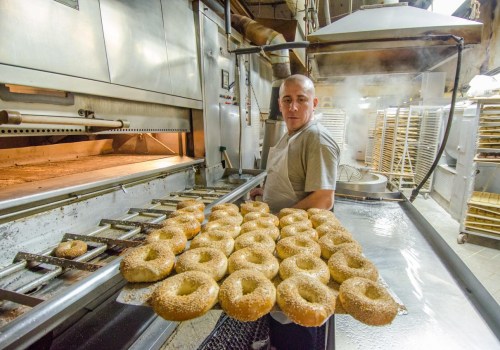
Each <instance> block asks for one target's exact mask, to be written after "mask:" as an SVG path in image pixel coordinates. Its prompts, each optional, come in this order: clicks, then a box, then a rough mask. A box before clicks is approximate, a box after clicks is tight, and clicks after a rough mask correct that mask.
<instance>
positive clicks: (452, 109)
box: [410, 35, 464, 202]
mask: <svg viewBox="0 0 500 350" xmlns="http://www.w3.org/2000/svg"><path fill="white" fill-rule="evenodd" d="M451 38H453V39H454V40H455V41H456V42H457V43H458V45H457V51H458V53H457V54H458V56H457V68H456V72H455V82H454V84H453V93H452V95H451V106H450V114H449V116H448V122H447V124H446V130H445V133H444V136H443V141H442V142H441V146H440V147H439V150H438V152H437V155H436V159H434V162H433V163H432V165H431V167H430V169H429V171H428V172H427V174H426V175H425V176H424V178H423V179H422V181H421V182H420V184H419V185H418V186H417V188H415V189H414V190H413V191H412V192H411V196H410V202H413V201H414V200H415V198H417V196H418V193H419V192H420V189H421V188H422V187H423V186H424V184H425V183H426V182H427V180H428V179H429V177H430V176H431V174H432V173H433V172H434V169H435V168H436V167H437V165H438V163H439V160H440V159H441V156H442V154H443V152H444V148H445V146H446V142H447V141H448V136H449V134H450V130H451V124H452V122H453V114H454V112H455V101H456V99H457V91H458V82H459V80H460V66H461V65H462V51H463V49H464V38H460V37H457V36H454V35H451Z"/></svg>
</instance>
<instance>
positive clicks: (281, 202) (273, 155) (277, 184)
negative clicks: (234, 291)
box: [262, 131, 302, 324]
mask: <svg viewBox="0 0 500 350" xmlns="http://www.w3.org/2000/svg"><path fill="white" fill-rule="evenodd" d="M301 132H302V131H300V132H299V133H297V134H295V135H293V136H292V137H291V138H290V139H289V140H288V143H287V145H286V147H284V148H282V149H278V148H276V147H271V148H270V149H269V155H268V158H267V178H266V184H265V186H264V195H263V198H262V199H263V200H264V202H266V203H267V204H269V207H270V209H271V211H272V212H273V213H278V212H279V211H280V210H281V209H283V208H290V207H292V206H293V205H295V204H296V203H297V202H298V201H299V199H298V198H297V195H296V194H295V191H294V190H293V187H292V184H291V182H290V179H289V178H288V148H289V147H290V144H291V143H292V142H293V141H294V140H295V138H296V137H297V136H299V134H300V133H301ZM283 137H286V135H285V136H283ZM280 141H281V140H280ZM279 143H280V142H279V141H278V144H279ZM270 314H271V317H272V318H274V319H275V320H276V321H278V322H279V323H282V324H288V323H291V322H292V320H290V319H289V318H288V317H287V316H286V315H285V314H284V313H283V312H282V311H271V312H270Z"/></svg>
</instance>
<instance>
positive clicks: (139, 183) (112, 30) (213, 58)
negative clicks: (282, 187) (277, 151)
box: [0, 0, 271, 348]
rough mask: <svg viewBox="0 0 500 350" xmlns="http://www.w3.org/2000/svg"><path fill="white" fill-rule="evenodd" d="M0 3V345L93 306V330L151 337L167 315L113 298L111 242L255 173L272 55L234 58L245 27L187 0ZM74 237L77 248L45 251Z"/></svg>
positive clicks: (68, 323)
mask: <svg viewBox="0 0 500 350" xmlns="http://www.w3.org/2000/svg"><path fill="white" fill-rule="evenodd" d="M0 17H1V20H0V22H1V23H2V24H0V31H1V32H2V37H3V38H4V39H2V45H1V47H2V48H1V49H0V246H1V248H2V251H3V253H2V254H1V257H0V260H1V261H0V299H1V300H2V301H1V305H0V329H1V330H0V338H1V339H0V348H25V347H28V346H30V345H32V344H36V345H37V346H43V345H45V347H48V346H49V345H50V344H52V346H53V347H57V346H60V347H65V345H64V342H65V340H64V339H65V337H64V336H63V334H65V333H66V334H72V333H71V332H74V331H76V330H77V329H79V327H84V328H82V329H81V330H82V333H81V334H84V333H85V332H86V331H85V330H84V329H85V325H86V324H88V322H89V319H90V318H93V317H94V316H93V315H98V316H97V318H95V319H93V321H92V323H93V324H100V327H101V329H108V330H111V329H113V327H117V328H116V329H117V330H118V331H119V334H120V336H119V337H108V338H106V337H102V334H101V335H99V334H96V335H95V336H94V338H93V339H94V340H95V341H96V342H98V343H99V344H100V346H106V344H109V346H110V347H111V346H113V347H116V348H123V347H129V346H131V345H132V344H134V343H136V346H137V347H138V348H144V346H145V345H144V344H145V343H143V342H142V339H145V338H146V339H148V342H151V341H152V340H151V339H153V342H158V341H160V340H162V339H163V340H165V338H166V336H167V335H168V334H169V332H171V331H172V330H173V329H174V328H175V327H174V324H173V323H170V322H166V321H164V320H162V319H159V318H158V317H157V316H156V315H155V314H154V313H153V312H152V311H151V310H139V309H138V308H137V307H132V306H128V305H123V304H119V303H116V302H115V299H116V296H115V294H116V293H117V292H118V291H119V290H120V289H121V287H122V286H123V285H124V282H123V280H122V278H121V276H120V275H119V271H118V266H119V261H120V256H121V254H122V253H123V252H124V251H125V250H126V249H127V248H130V247H133V246H136V245H138V244H141V242H142V240H143V238H144V237H145V236H144V233H146V232H148V230H150V229H152V228H155V227H157V226H158V223H159V222H161V221H163V220H164V219H165V218H166V217H168V215H169V213H170V212H171V211H173V210H175V205H176V203H177V202H178V201H180V200H182V199H186V198H193V197H194V198H201V199H202V200H203V201H204V202H205V203H206V204H207V210H209V208H210V206H211V205H212V204H215V203H222V202H227V201H231V202H234V201H238V200H242V199H243V198H245V196H246V194H247V192H248V191H249V190H250V189H251V188H253V187H255V186H256V185H258V184H259V183H260V182H261V181H262V180H263V177H264V176H265V172H264V171H260V170H251V169H255V168H257V167H256V164H257V162H258V160H259V145H258V135H259V127H260V125H259V123H260V115H261V113H266V111H267V106H268V101H269V97H268V94H269V91H270V89H271V65H270V63H269V62H268V60H267V59H265V58H264V57H263V56H261V55H241V56H239V57H238V60H239V62H238V65H236V61H235V60H236V58H235V57H234V55H231V54H230V53H229V50H230V49H234V48H236V47H239V46H242V45H246V44H245V43H244V41H243V38H242V37H241V36H239V34H238V33H234V34H233V35H232V36H231V37H229V38H228V37H226V36H225V34H224V33H223V29H222V28H223V20H222V19H221V17H220V16H218V15H217V14H216V13H215V12H213V11H212V10H210V9H209V8H208V7H206V6H205V5H204V4H203V3H199V2H191V1H187V0H175V1H113V0H105V1H96V0H79V1H57V2H56V1H52V0H43V1H39V2H36V3H33V2H30V1H2V2H1V3H0ZM7 18H10V20H11V22H10V23H7V22H9V21H6V19H7ZM50 18H57V21H56V22H53V21H51V20H50ZM240 81H243V82H245V81H247V82H250V81H251V82H252V85H249V84H244V83H240ZM240 104H241V106H240ZM252 104H253V106H254V107H253V109H252V108H251V105H252ZM257 106H259V108H257ZM240 116H241V118H240ZM222 150H225V152H221V151H222ZM224 155H225V157H224ZM229 165H231V166H232V167H233V168H229ZM231 175H234V176H233V177H232V180H231V181H229V178H230V176H231ZM242 175H245V176H242ZM242 179H244V180H245V181H243V180H242ZM77 237H80V238H83V239H84V240H85V241H87V242H88V244H89V250H88V252H87V253H86V254H85V255H83V256H80V257H79V258H76V259H74V260H71V261H65V260H64V259H57V258H55V257H54V256H53V255H52V252H53V249H54V248H55V247H56V246H57V244H58V243H60V242H62V241H65V240H71V239H76V238H77ZM78 325H80V326H78ZM69 330H71V331H69ZM87 331H88V330H87ZM109 334H113V332H109ZM125 335H126V336H125ZM82 336H83V335H82ZM105 338H106V339H107V340H106V339H105ZM117 338H119V339H117ZM57 339H58V340H57ZM87 340H89V339H87ZM90 341H93V340H90ZM82 344H83V342H82Z"/></svg>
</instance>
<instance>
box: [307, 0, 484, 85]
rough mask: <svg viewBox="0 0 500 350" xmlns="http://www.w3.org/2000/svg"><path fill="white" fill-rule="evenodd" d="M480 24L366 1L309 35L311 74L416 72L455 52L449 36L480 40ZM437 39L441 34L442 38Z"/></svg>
mask: <svg viewBox="0 0 500 350" xmlns="http://www.w3.org/2000/svg"><path fill="white" fill-rule="evenodd" d="M481 31H482V24H481V23H479V22H474V21H469V20H465V19H462V18H457V17H452V16H446V15H442V14H437V13H433V12H430V11H426V10H422V9H419V8H415V7H412V6H407V3H398V4H394V5H374V6H363V7H361V9H360V10H359V11H356V12H354V13H352V14H350V15H348V16H346V17H343V18H342V19H340V20H338V21H336V22H334V23H332V24H330V25H328V26H326V27H323V28H321V29H320V30H318V31H316V32H314V33H312V34H311V35H309V36H308V40H309V41H310V42H311V44H310V46H309V50H308V53H309V55H310V57H311V58H312V59H313V60H312V68H313V76H314V77H315V78H327V77H332V76H345V75H362V74H380V73H416V72H421V71H425V70H429V69H433V68H435V67H436V66H438V65H439V64H441V63H442V62H444V61H445V59H447V58H449V57H451V56H452V55H454V54H456V49H455V44H456V43H455V42H454V41H453V40H436V36H442V35H448V36H447V37H446V38H449V35H453V36H457V37H461V38H464V42H465V44H466V45H468V44H477V43H480V42H481ZM438 39H439V38H438Z"/></svg>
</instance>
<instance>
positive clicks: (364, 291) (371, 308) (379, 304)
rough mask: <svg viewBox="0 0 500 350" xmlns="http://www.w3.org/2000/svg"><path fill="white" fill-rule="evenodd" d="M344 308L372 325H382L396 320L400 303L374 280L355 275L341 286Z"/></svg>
mask: <svg viewBox="0 0 500 350" xmlns="http://www.w3.org/2000/svg"><path fill="white" fill-rule="evenodd" d="M339 299H340V302H341V303H342V306H343V307H344V309H345V310H346V311H347V312H348V313H349V314H350V315H351V316H352V317H354V318H355V319H357V320H358V321H360V322H363V323H365V324H368V325H371V326H382V325H385V324H389V323H391V322H392V320H394V318H395V317H396V315H397V313H398V304H397V303H396V302H395V301H394V299H393V298H392V296H391V295H390V294H389V292H387V290H386V289H385V288H384V287H382V286H381V285H380V284H379V283H377V282H374V281H372V280H369V279H366V278H361V277H353V278H349V279H348V280H346V281H344V282H343V283H342V284H341V285H340V288H339Z"/></svg>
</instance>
